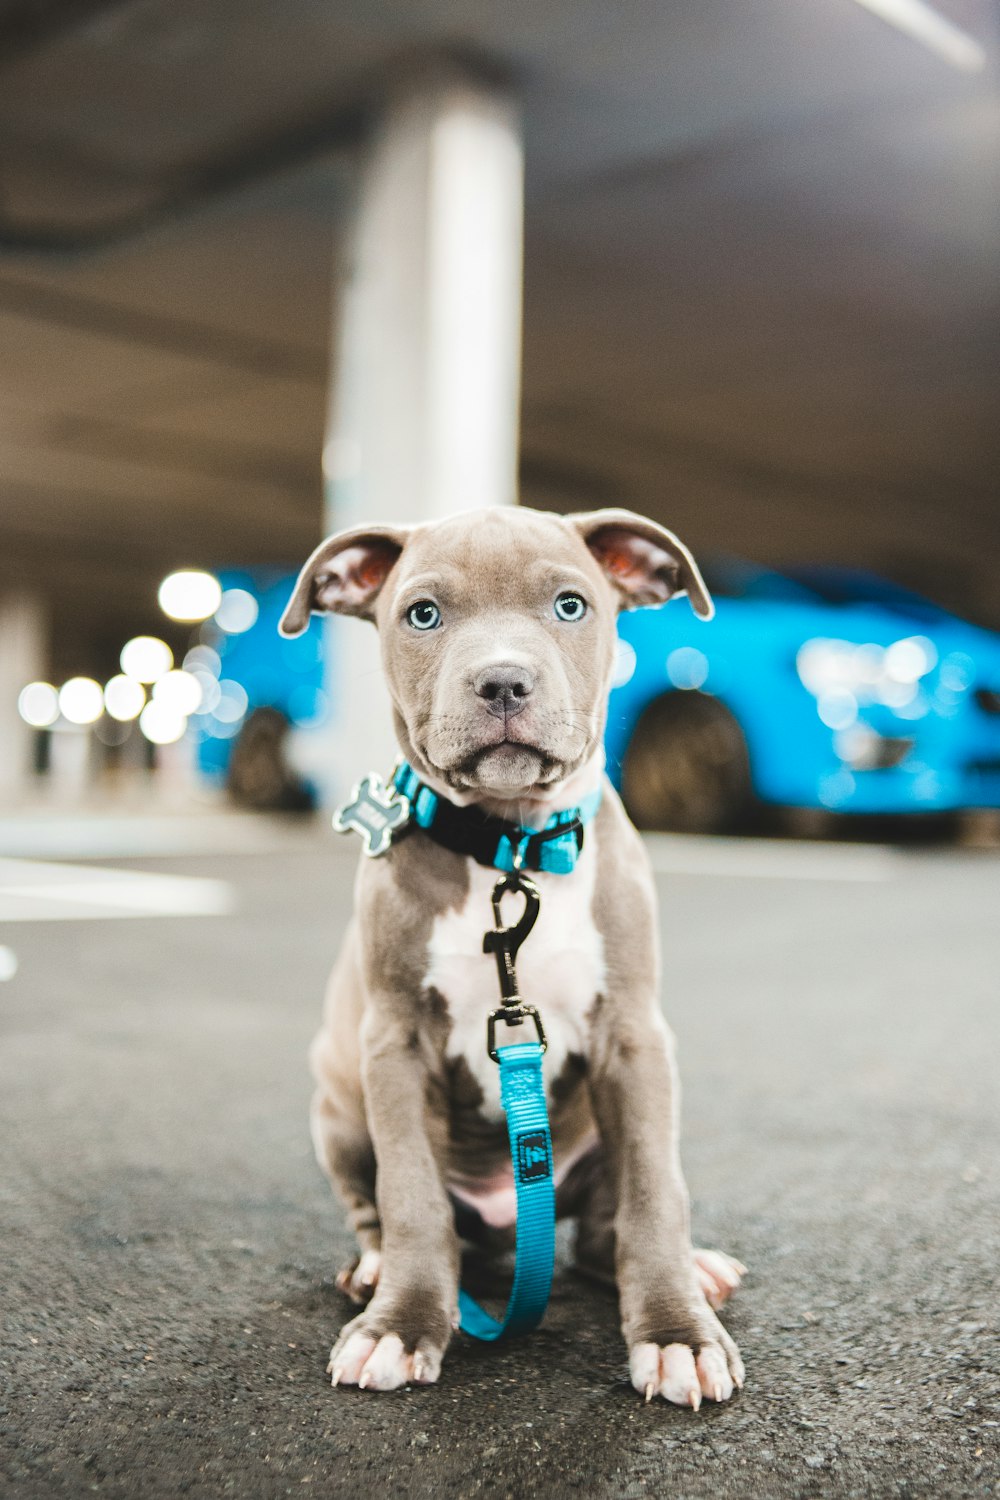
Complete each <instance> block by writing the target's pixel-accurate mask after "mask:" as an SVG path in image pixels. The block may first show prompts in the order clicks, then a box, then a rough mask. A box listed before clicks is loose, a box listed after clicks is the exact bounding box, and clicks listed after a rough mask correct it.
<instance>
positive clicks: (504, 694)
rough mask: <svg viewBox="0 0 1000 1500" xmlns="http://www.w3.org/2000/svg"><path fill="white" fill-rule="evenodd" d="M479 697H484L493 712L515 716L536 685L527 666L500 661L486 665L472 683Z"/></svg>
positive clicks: (504, 715) (503, 716)
mask: <svg viewBox="0 0 1000 1500" xmlns="http://www.w3.org/2000/svg"><path fill="white" fill-rule="evenodd" d="M472 686H473V688H474V689H475V692H476V696H477V698H482V699H483V701H484V702H485V704H486V707H487V709H488V711H489V712H490V713H491V714H496V715H497V717H498V718H507V719H510V718H513V717H514V715H515V714H519V713H520V712H521V710H522V709H523V708H524V707H525V704H526V703H527V701H528V699H529V698H530V696H531V693H532V691H533V689H534V686H535V679H534V678H533V677H532V675H531V673H530V672H529V671H528V669H527V667H518V666H513V665H508V664H505V663H503V662H500V663H498V664H496V665H493V666H490V667H484V668H483V670H482V671H481V672H479V673H478V674H477V675H476V677H475V679H474V680H473V684H472Z"/></svg>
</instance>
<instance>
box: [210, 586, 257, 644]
mask: <svg viewBox="0 0 1000 1500" xmlns="http://www.w3.org/2000/svg"><path fill="white" fill-rule="evenodd" d="M259 613H260V611H259V609H258V605H257V600H256V599H255V598H254V596H253V594H251V593H250V592H249V591H248V590H247V589H226V592H225V593H224V594H223V596H222V602H221V604H220V605H219V607H218V609H217V610H216V611H215V623H216V625H218V627H219V629H220V630H224V631H225V632H226V634H227V635H242V634H243V633H244V631H247V630H250V629H251V627H252V626H254V625H256V623H257V616H258V614H259Z"/></svg>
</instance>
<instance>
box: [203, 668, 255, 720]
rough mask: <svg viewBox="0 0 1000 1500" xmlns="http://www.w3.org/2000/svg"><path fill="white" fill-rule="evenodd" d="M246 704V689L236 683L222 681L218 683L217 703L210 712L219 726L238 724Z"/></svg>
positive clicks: (226, 680) (244, 711)
mask: <svg viewBox="0 0 1000 1500" xmlns="http://www.w3.org/2000/svg"><path fill="white" fill-rule="evenodd" d="M248 704H249V700H248V698H247V695H246V689H245V688H243V687H241V686H240V684H239V683H238V682H232V681H231V680H229V679H224V680H223V681H222V682H220V683H219V701H218V703H217V704H216V705H215V707H214V709H213V710H212V712H213V713H214V714H215V717H216V718H217V719H218V720H219V723H220V724H238V723H239V721H240V719H242V717H243V715H244V714H245V713H246V711H247V707H248Z"/></svg>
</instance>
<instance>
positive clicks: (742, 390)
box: [0, 0, 1000, 670]
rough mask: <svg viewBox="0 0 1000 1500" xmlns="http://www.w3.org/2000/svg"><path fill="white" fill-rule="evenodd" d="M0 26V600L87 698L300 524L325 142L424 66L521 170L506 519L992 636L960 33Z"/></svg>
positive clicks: (744, 19) (150, 19)
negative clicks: (22, 606)
mask: <svg viewBox="0 0 1000 1500" xmlns="http://www.w3.org/2000/svg"><path fill="white" fill-rule="evenodd" d="M940 8H941V9H942V10H945V11H946V12H947V14H949V15H950V16H951V17H952V18H953V19H954V20H956V21H957V22H959V23H960V24H961V25H963V26H964V27H965V28H966V29H967V30H969V31H970V32H971V33H972V34H974V35H975V36H977V37H978V38H979V39H980V40H981V41H982V42H983V43H984V45H985V46H986V47H987V50H988V52H989V54H990V57H991V59H992V60H991V62H990V64H989V66H988V67H987V69H986V70H985V71H984V72H982V73H980V74H977V75H969V74H964V73H960V72H957V71H955V70H953V69H951V68H949V67H948V66H947V65H946V64H945V63H944V62H942V61H941V60H940V59H939V58H937V57H935V56H933V55H932V54H930V53H929V52H927V51H925V50H924V49H922V48H921V47H920V46H918V45H917V44H916V43H915V42H913V41H911V40H909V39H907V38H905V37H903V36H901V35H899V34H898V33H896V32H895V31H893V30H891V29H890V28H889V27H888V26H886V25H885V24H884V23H882V22H881V21H879V20H877V19H876V18H875V17H874V16H872V15H871V14H869V13H868V12H866V11H865V10H863V9H862V8H861V7H860V6H858V5H856V4H854V3H853V0H812V3H810V4H808V5H806V4H803V3H802V0H755V3H754V4H753V5H752V6H748V5H745V4H738V3H735V0H697V3H695V0H687V3H678V4H674V5H670V6H665V5H663V4H662V3H661V0H648V3H636V0H629V3H626V4H624V5H618V6H611V5H609V4H607V3H606V0H602V3H597V0H572V3H569V0H548V3H540V0H531V3H528V0H511V3H508V4H506V5H504V6H503V7H498V6H492V7H487V6H484V5H482V4H481V3H479V4H475V5H473V4H469V3H457V0H452V3H448V0H440V3H437V4H431V3H427V0H424V3H421V0H405V3H404V0H378V3H377V4H376V3H372V0H365V3H360V0H359V3H345V0H336V3H330V0H322V3H320V0H282V3H281V4H280V5H279V4H277V3H265V0H241V3H238V4H237V3H235V0H117V3H108V0H104V3H100V0H75V3H69V0H67V3H62V4H60V3H58V0H49V3H48V4H30V5H29V4H27V3H25V0H20V3H14V0H6V3H4V0H0V59H2V62H0V69H2V72H0V137H2V140H3V143H4V151H3V164H2V168H0V348H2V351H3V358H2V360H0V577H4V576H6V577H11V578H16V579H18V580H20V581H32V582H34V583H36V584H37V585H38V586H39V587H42V588H44V589H45V590H46V591H47V593H48V595H49V597H50V598H51V600H52V602H53V610H54V623H55V642H56V646H57V664H58V665H59V666H60V667H65V668H66V669H67V670H99V669H100V667H101V666H102V661H98V660H95V659H94V658H95V655H97V656H101V657H102V658H106V657H107V655H108V654H110V653H112V652H113V651H114V650H115V649H116V643H118V642H120V640H121V638H122V632H123V631H125V630H129V629H133V628H134V629H140V628H148V627H149V626H150V625H151V624H154V623H155V621H156V615H155V613H154V608H155V606H154V605H153V597H154V585H155V582H156V579H157V578H158V577H159V575H160V574H161V573H162V572H163V571H164V569H165V568H167V567H169V566H171V565H174V564H177V563H183V562H204V563H206V564H209V565H220V564H224V563H226V562H230V561H232V562H248V563H249V562H265V561H277V562H284V561H287V562H295V561H297V560H298V559H299V558H300V557H301V556H302V555H303V554H304V552H305V551H306V550H308V548H309V547H310V546H311V545H312V544H313V542H314V541H315V539H316V536H317V534H318V531H319V528H320V526H321V486H320V469H319V454H320V449H321V438H322V427H323V415H324V409H325V401H326V395H325V380H326V368H327V345H328V327H329V321H330V308H329V301H330V286H331V271H332V265H333V258H334V256H335V255H336V247H337V241H338V236H339V234H340V232H341V229H342V225H343V219H344V215H345V213H346V205H347V202H348V199H349V188H350V182H351V173H352V169H353V163H354V161H355V157H356V147H357V144H358V142H359V141H360V140H363V138H364V134H365V131H366V128H367V123H368V121H369V120H370V119H371V117H372V114H373V112H374V110H376V109H377V108H378V105H379V102H380V100H381V99H382V98H383V97H384V95H385V92H386V90H387V89H388V88H389V87H390V86H392V85H393V84H394V83H395V81H396V80H398V79H399V77H400V76H401V75H405V73H406V71H407V70H408V69H409V68H411V67H413V66H414V64H415V62H416V60H417V59H419V58H422V57H425V56H427V55H429V54H431V53H433V52H435V51H437V50H441V49H447V50H449V51H451V52H453V53H461V54H464V55H466V56H467V57H469V58H470V59H474V60H475V63H476V65H477V66H485V67H489V68H491V69H494V70H496V71H497V72H498V73H501V74H503V75H504V76H508V77H510V78H511V79H512V80H513V81H514V83H515V85H516V86H517V88H518V89H519V91H520V93H521V96H522V98H523V100H524V115H525V136H526V148H527V161H528V211H527V224H526V235H527V238H526V295H525V369H524V408H523V438H524V441H523V470H524V492H525V498H526V499H529V500H532V501H534V502H536V503H541V504H552V505H555V506H570V505H574V506H575V505H579V504H581V503H582V504H588V503H598V502H600V501H604V500H614V501H618V502H624V503H627V504H632V505H635V506H636V507H638V508H641V509H645V510H647V511H649V512H650V513H652V514H655V515H658V516H660V517H661V518H663V519H665V520H668V521H669V523H670V524H672V525H673V526H674V527H675V528H676V529H677V530H679V531H680V532H681V533H682V534H683V535H684V536H685V537H686V539H688V540H689V541H691V542H692V544H693V545H695V547H696V548H703V549H715V550H720V549H723V550H728V551H732V552H737V553H743V554H746V555H749V556H753V557H757V558H759V559H761V560H762V561H775V562H779V563H780V562H783V561H792V560H807V559H808V560H812V559H814V558H817V557H818V558H821V559H823V558H829V559H832V560H838V561H842V562H861V563H865V564H869V565H872V566H875V567H878V568H881V569H883V570H885V571H887V572H890V573H892V574H894V575H895V576H897V577H900V578H901V579H903V580H904V581H905V580H909V581H913V582H916V583H918V584H920V585H922V586H924V587H925V588H927V589H929V590H931V591H932V592H936V593H937V594H938V595H939V596H940V597H941V598H942V599H943V600H944V601H945V602H951V603H953V604H957V605H959V606H962V607H967V608H968V609H969V610H970V611H971V612H972V613H974V614H978V615H980V616H983V617H988V618H992V619H993V621H994V623H996V624H997V625H1000V595H998V591H997V588H996V582H995V578H996V563H997V560H998V558H997V553H998V542H997V538H998V531H1000V528H998V524H997V519H998V518H997V503H996V498H995V475H996V473H997V469H998V459H1000V452H998V448H1000V443H998V438H997V432H998V423H997V419H996V417H997V378H996V376H997V365H998V354H1000V336H998V312H1000V306H998V304H1000V281H998V260H1000V255H998V246H1000V218H998V212H1000V211H998V204H1000V192H998V188H1000V183H998V180H997V175H998V168H997V163H998V161H1000V153H998V150H997V147H998V145H1000V99H998V91H997V86H996V72H995V58H996V55H997V46H996V35H995V32H996V20H997V17H996V8H995V6H994V5H992V4H987V3H986V0H967V3H964V4H959V3H958V0H954V3H951V4H948V5H946V6H945V5H942V6H941V7H940Z"/></svg>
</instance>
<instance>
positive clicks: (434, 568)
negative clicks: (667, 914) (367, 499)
mask: <svg viewBox="0 0 1000 1500" xmlns="http://www.w3.org/2000/svg"><path fill="white" fill-rule="evenodd" d="M683 594H686V595H687V597H688V599H689V601H690V603H691V606H692V608H693V609H694V610H695V612H696V613H697V614H699V615H700V616H702V617H703V618H705V619H709V618H710V617H711V615H712V602H711V600H710V598H709V596H708V592H707V590H706V588H705V585H704V583H703V581H702V578H701V575H700V573H699V572H698V568H697V565H696V563H695V561H694V559H693V557H692V556H691V554H690V553H689V552H688V550H687V548H686V547H684V546H683V545H682V543H681V542H679V541H678V539H677V538H676V537H675V536H673V535H672V534H671V533H670V532H669V531H666V530H664V529H663V528H662V527H661V526H658V525H656V524H655V523H654V522H652V521H649V520H645V519H644V518H642V517H640V516H636V515H633V514H632V513H631V512H629V511H624V510H602V511H596V512H591V513H588V514H583V515H576V516H565V517H562V516H555V515H549V514H546V513H543V512H539V511H532V510H527V509H523V508H511V509H502V510H488V511H480V512H474V513H468V514H464V515H458V516H453V517H450V518H448V519H446V520H442V521H435V522H431V523H428V524H424V525H418V526H412V527H407V526H375V527H369V528H356V529H354V530H351V531H345V532H343V533H341V534H340V535H338V536H334V537H331V538H330V539H328V540H327V541H325V542H324V543H323V544H322V545H321V546H320V547H318V548H317V549H316V551H315V552H314V553H313V555H312V557H310V558H309V560H308V562H307V563H306V565H305V567H304V568H303V570H302V572H301V574H300V576H299V579H298V582H297V584H296V587H295V591H294V593H293V595H292V598H291V600H290V602H289V605H288V608H287V610H286V612H285V616H284V619H283V620H282V627H281V628H282V631H283V632H284V634H286V635H296V634H299V633H300V632H301V631H302V630H304V629H305V627H306V625H307V624H308V621H309V615H310V613H311V612H313V611H318V612H324V611H332V612H335V613H338V614H349V615H358V616H361V617H362V618H363V619H367V620H372V621H374V622H375V623H376V624H377V626H378V629H379V634H380V637H381V648H382V660H383V665H384V669H385V678H386V682H387V685H388V689H389V693H390V696H391V699H392V706H393V713H394V719H395V727H396V734H397V736H398V740H399V744H400V747H401V749H402V751H403V754H404V755H405V757H406V759H407V760H408V761H409V763H410V765H411V767H412V768H413V769H414V771H415V772H416V773H417V775H418V776H419V778H420V780H421V781H422V782H423V783H424V784H425V785H426V786H428V787H430V788H431V789H432V790H433V792H435V793H436V794H438V795H439V796H441V797H443V798H445V799H447V800H448V801H449V802H451V803H453V804H455V805H456V806H458V807H468V806H470V805H472V804H475V805H477V806H478V807H479V808H480V809H482V810H483V811H484V812H485V813H487V814H489V815H493V816H496V817H501V818H505V819H508V820H510V821H512V822H514V823H517V824H519V825H522V826H527V827H532V828H541V827H542V826H543V825H544V824H545V822H546V820H547V819H548V818H549V817H551V816H552V814H554V813H556V812H559V811H561V810H563V809H566V808H568V807H571V806H576V805H578V804H580V803H581V802H582V801H583V800H584V799H585V798H586V797H588V796H589V795H591V794H593V793H594V792H595V791H596V790H597V789H598V788H599V787H601V786H602V782H603V797H602V800H601V804H600V809H599V812H598V813H597V816H596V818H595V819H594V821H593V822H592V823H591V824H590V825H589V826H588V827H587V829H586V835H585V838H584V842H583V846H582V849H581V850H580V855H579V859H578V860H577V862H576V864H575V867H574V868H573V870H572V871H571V873H567V874H556V873H546V872H544V871H542V872H541V873H538V874H534V873H533V874H532V878H533V879H534V880H535V881H536V884H537V885H538V886H539V888H540V891H541V913H540V916H539V918H538V922H537V925H536V927H535V929H534V931H533V932H532V934H531V937H530V939H529V940H528V941H527V943H526V944H525V946H524V948H523V949H522V951H521V954H520V956H519V959H518V973H519V977H520V990H521V993H522V995H523V996H524V999H525V1000H526V1001H528V1002H530V1003H534V1004H535V1005H537V1006H538V1008H539V1010H540V1011H541V1014H542V1017H543V1020H544V1024H545V1029H546V1032H547V1035H548V1041H549V1048H548V1053H547V1055H546V1059H545V1074H546V1085H547V1089H548V1101H549V1109H550V1115H551V1126H552V1142H553V1164H554V1174H555V1180H556V1202H557V1212H558V1213H559V1214H560V1215H569V1216H573V1217H575V1218H576V1219H577V1220H578V1229H577V1235H576V1258H577V1263H578V1265H579V1266H580V1268H581V1269H583V1270H586V1271H588V1272H590V1273H592V1274H594V1275H597V1276H600V1277H603V1278H610V1279H613V1280H614V1281H615V1282H616V1283H617V1286H618V1291H619V1296H620V1303H621V1314H622V1329H623V1332H624V1335H625V1339H626V1342H627V1345H628V1351H629V1367H630V1372H631V1377H632V1383H633V1385H634V1386H635V1388H636V1390H638V1391H639V1392H641V1393H642V1394H643V1395H645V1397H646V1399H647V1400H649V1399H651V1398H652V1397H653V1396H654V1395H656V1394H658V1395H660V1396H663V1397H664V1398H665V1399H666V1400H668V1401H673V1402H676V1403H677V1404H679V1405H682V1406H693V1407H695V1408H697V1407H698V1406H699V1405H700V1404H701V1400H702V1397H703V1396H705V1397H708V1398H710V1399H712V1400H715V1401H725V1400H727V1399H728V1397H729V1396H730V1395H731V1394H732V1392H733V1388H734V1386H741V1385H742V1383H743V1365H742V1361H741V1360H740V1356H739V1352H738V1350H737V1348H736V1345H735V1344H734V1342H733V1340H732V1339H731V1338H730V1337H729V1335H728V1334H727V1332H726V1331H725V1329H724V1328H723V1326H722V1324H721V1323H720V1322H719V1320H718V1318H717V1317H716V1315H715V1312H714V1311H713V1308H717V1307H719V1306H721V1304H722V1302H723V1301H724V1300H725V1298H726V1297H727V1296H728V1295H729V1293H730V1292H731V1291H732V1290H733V1289H734V1288H735V1287H736V1286H737V1285H738V1283H739V1280H740V1276H741V1274H742V1271H743V1267H742V1266H740V1265H739V1263H738V1262H736V1261H734V1260H732V1259H731V1258H730V1257H728V1256H724V1255H721V1254H719V1253H718V1252H715V1251H700V1250H692V1248H691V1240H690V1231H689V1218H688V1200H687V1191H686V1188H685V1185H684V1180H683V1177H682V1175H681V1168H680V1162H679V1157H678V1120H677V1114H678V1107H677V1083H676V1078H675V1070H674V1061H673V1047H672V1039H671V1035H670V1032H669V1031H668V1029H667V1026H666V1024H665V1023H664V1020H663V1015H662V1012H661V1009H660V1001H659V954H658V942H657V929H656V903H655V895H654V888H653V880H652V875H651V871H650V868H649V863H648V860H647V857H646V854H645V851H644V848H643V845H642V842H641V840H640V839H639V837H638V835H637V834H636V832H635V829H634V828H633V827H632V825H631V823H630V822H629V820H628V818H627V816H626V814H625V812H624V810H623V808H622V806H621V803H620V802H619V800H618V797H617V796H616V795H615V792H614V790H613V789H612V787H611V786H610V784H609V783H608V782H607V780H606V779H604V771H603V754H602V749H601V745H602V737H603V731H604V721H605V714H606V704H607V696H608V691H609V688H610V684H611V677H612V672H613V667H614V661H615V640H616V632H615V619H616V616H617V614H618V611H619V610H620V609H623V608H624V609H631V608H635V607H636V606H638V605H649V604H665V603H666V602H667V600H668V599H671V598H672V597H674V596H675V595H683ZM598 877H599V878H598ZM496 879H497V871H496V869H495V868H491V867H488V866H486V865H484V864H480V863H477V862H476V861H475V860H474V859H472V858H469V857H468V856H467V855H463V854H459V853H456V852H454V851H453V850H452V849H451V848H447V847H442V846H441V844H440V843H438V842H436V841H435V840H434V839H433V838H432V837H430V836H429V835H428V834H427V833H425V832H423V831H421V830H419V829H415V830H413V831H411V832H409V833H408V834H407V836H406V837H405V838H403V839H401V840H400V841H399V842H398V843H394V844H393V845H392V847H391V849H390V851H389V852H388V854H386V855H385V856H384V857H382V858H378V859H366V860H363V861H362V864H361V869H360V872H359V876H358V881H357V888H356V913H355V918H354V921H353V922H352V924H351V927H350V929H349V931H348V933H347V936H346V938H345V942H344V947H343V950H342V952H341V954H340V957H339V959H338V962H337V964H336V967H335V969H334V971H333V974H332V977H331V980H330V985H329V991H328V996H327V1005H326V1013H325V1019H324V1023H323V1026H322V1029H321V1030H320V1032H319V1035H318V1036H317V1037H316V1040H315V1042H314V1045H313V1049H312V1065H313V1070H314V1073H315V1076H316V1080H317V1084H318V1087H317V1091H316V1095H315V1098H314V1102H313V1114H312V1127H313V1138H314V1141H315V1145H316V1151H317V1154H318V1157H319V1160H320V1163H321V1165H322V1166H323V1168H324V1169H325V1170H326V1172H327V1173H328V1174H329V1176H330V1178H331V1180H332V1182H333V1184H334V1185H335V1187H336V1188H337V1189H338V1191H339V1193H340V1195H341V1196H342V1198H343V1199H344V1202H345V1203H346V1205H347V1208H348V1212H349V1215H350V1220H351V1223H352V1225H353V1228H354V1231H355V1233H356V1235H357V1237H358V1241H359V1245H360V1258H359V1259H358V1260H357V1261H356V1262H355V1263H354V1264H353V1265H352V1266H351V1267H349V1268H348V1269H347V1270H346V1271H345V1272H343V1273H342V1275H341V1278H340V1284H341V1286H342V1287H343V1288H344V1289H345V1290H346V1291H348V1292H349V1293H350V1295H351V1296H353V1297H354V1298H355V1300H356V1301H358V1302H362V1303H366V1304H367V1305H365V1306H364V1309H363V1311H362V1312H361V1313H359V1315H358V1316H357V1317H355V1318H354V1319H353V1320H352V1321H351V1322H350V1323H348V1324H347V1325H346V1327H345V1328H344V1329H343V1330H342V1332H341V1334H340V1337H339V1339H338V1340H337V1343H336V1344H335V1346H334V1348H333V1352H332V1354H331V1359H330V1370H331V1372H332V1376H333V1383H334V1385H337V1384H343V1385H359V1386H363V1387H366V1388H367V1389H371V1390H382V1391H384V1390H392V1389H394V1388H396V1387H398V1386H400V1385H403V1384H406V1383H408V1382H411V1381H416V1382H420V1383H425V1384H426V1383H429V1382H432V1381H435V1380H437V1378H438V1374H439V1372H440V1368H441V1359H442V1355H443V1354H444V1351H445V1348H446V1347H447V1344H448V1341H449V1338H450V1337H451V1333H452V1330H453V1328H454V1327H455V1326H456V1321H457V1313H456V1294H457V1284H458V1277H459V1234H458V1229H457V1228H456V1222H457V1223H458V1226H459V1227H460V1228H461V1232H462V1234H463V1236H466V1237H472V1236H473V1235H476V1234H478V1235H479V1236H480V1237H482V1238H484V1239H486V1240H487V1241H490V1242H492V1243H495V1244H498V1243H502V1242H504V1241H505V1240H506V1241H507V1242H510V1240H511V1239H512V1235H513V1227H512V1226H513V1224H514V1222H515V1205H516V1198H515V1191H514V1186H513V1178H512V1171H511V1163H510V1154H509V1146H508V1141H507V1132H506V1128H505V1123H504V1115H503V1111H502V1109H501V1107H500V1098H499V1089H498V1077H497V1074H498V1069H497V1067H496V1065H495V1063H494V1062H492V1061H491V1060H490V1058H489V1057H488V1055H487V1052H486V1017H487V1015H488V1014H489V1012H490V1010H491V1009H493V1008H494V1007H495V1005H496V1003H497V987H496V972H495V968H494V962H493V959H492V957H491V956H490V955H488V954H484V953H483V947H482V945H483V932H484V929H485V928H486V927H487V926H488V925H490V900H489V898H490V893H491V891H492V888H493V885H494V882H495V881H496ZM511 1039H512V1040H517V1039H518V1037H517V1034H516V1033H514V1034H512V1037H511Z"/></svg>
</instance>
